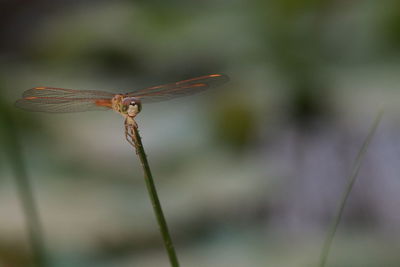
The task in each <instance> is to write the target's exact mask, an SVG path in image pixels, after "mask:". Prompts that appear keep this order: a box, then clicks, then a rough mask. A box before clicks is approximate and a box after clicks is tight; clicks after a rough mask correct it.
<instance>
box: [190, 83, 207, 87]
mask: <svg viewBox="0 0 400 267" xmlns="http://www.w3.org/2000/svg"><path fill="white" fill-rule="evenodd" d="M203 86H207V84H205V83H195V84H191V85H190V87H203Z"/></svg>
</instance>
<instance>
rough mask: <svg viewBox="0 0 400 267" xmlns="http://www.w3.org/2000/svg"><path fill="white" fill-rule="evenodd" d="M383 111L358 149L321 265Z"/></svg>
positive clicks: (325, 243)
mask: <svg viewBox="0 0 400 267" xmlns="http://www.w3.org/2000/svg"><path fill="white" fill-rule="evenodd" d="M382 115H383V111H380V112H379V113H378V115H377V116H376V118H375V120H374V122H373V124H372V126H371V128H370V130H369V132H368V135H367V138H366V139H365V141H364V143H363V144H362V146H361V149H360V150H359V151H358V154H357V157H356V159H355V161H354V164H353V168H352V171H351V173H350V175H349V177H348V184H347V186H346V188H345V191H344V192H343V195H342V197H341V200H340V202H339V206H338V209H337V212H336V216H335V218H334V220H333V222H332V225H331V227H330V230H329V232H328V235H327V237H326V239H325V242H324V245H323V247H322V251H321V255H320V260H319V265H318V266H319V267H324V266H325V264H326V261H327V259H328V256H329V252H330V249H331V246H332V242H333V238H334V237H335V234H336V231H337V228H338V226H339V223H340V221H341V219H342V216H343V211H344V207H345V206H346V203H347V200H348V198H349V195H350V192H351V190H352V189H353V186H354V183H355V181H356V178H357V176H358V173H359V171H360V168H361V163H362V161H363V159H364V156H365V154H366V151H367V149H368V146H369V144H370V142H371V139H372V137H373V136H374V135H375V132H376V129H377V128H378V125H379V122H380V121H381V119H382Z"/></svg>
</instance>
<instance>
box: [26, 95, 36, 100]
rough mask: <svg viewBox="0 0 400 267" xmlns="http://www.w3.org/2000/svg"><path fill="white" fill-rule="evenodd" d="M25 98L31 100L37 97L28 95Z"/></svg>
mask: <svg viewBox="0 0 400 267" xmlns="http://www.w3.org/2000/svg"><path fill="white" fill-rule="evenodd" d="M24 99H25V100H32V99H38V97H36V96H28V97H25V98H24Z"/></svg>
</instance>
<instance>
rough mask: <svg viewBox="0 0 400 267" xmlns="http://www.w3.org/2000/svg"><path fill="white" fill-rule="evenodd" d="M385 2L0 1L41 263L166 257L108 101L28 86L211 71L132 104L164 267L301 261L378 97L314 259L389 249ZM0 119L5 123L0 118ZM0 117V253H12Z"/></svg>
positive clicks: (392, 78) (120, 84) (390, 101)
mask: <svg viewBox="0 0 400 267" xmlns="http://www.w3.org/2000/svg"><path fill="white" fill-rule="evenodd" d="M399 10H400V2H399V1H398V0H383V1H372V0H367V1H340V0H331V1H328V0H327V1H321V0H307V1H295V0H270V1H260V0H247V1H245V0H229V1H228V0H215V1H209V0H204V1H179V0H171V1H127V0H125V1H124V0H116V1H92V0H84V1H77V0H76V1H72V0H58V1H54V0H53V1H50V0H30V1H27V0H3V1H0V36H1V41H0V105H1V106H0V107H1V108H0V110H1V112H2V113H3V114H2V115H6V116H9V117H12V118H14V120H15V122H16V124H17V126H18V128H17V129H18V131H17V132H16V133H15V134H16V136H18V137H19V138H20V139H19V141H20V142H21V147H22V151H21V153H23V156H24V159H25V163H26V168H27V172H28V174H29V178H30V179H31V181H32V185H33V190H34V193H35V197H36V199H37V204H38V207H39V212H40V215H41V221H42V223H43V227H44V232H45V240H46V245H47V247H48V250H49V254H50V255H51V262H52V266H68V267H69V266H85V267H87V266H104V267H105V266H141V267H147V266H149V267H150V266H169V264H168V259H167V256H166V253H165V251H164V249H163V246H162V243H161V237H160V235H159V232H158V227H157V225H156V221H155V217H154V214H153V211H152V209H151V204H150V201H149V197H148V195H147V191H146V188H145V184H144V181H143V174H142V170H141V168H140V165H139V162H138V159H137V157H136V155H135V153H134V152H133V151H132V149H131V148H130V146H129V145H128V144H127V142H126V141H125V139H124V135H123V119H122V117H120V116H119V115H118V114H116V113H114V112H85V113H75V114H61V115H51V114H40V113H29V112H24V111H20V110H17V109H16V108H15V107H14V106H13V103H14V102H15V100H17V99H18V98H19V97H20V96H21V93H22V92H23V91H24V90H26V89H29V88H31V87H35V86H54V87H63V88H74V89H96V90H108V91H113V92H127V91H129V90H132V89H137V88H142V87H147V86H152V85H157V84H163V83H167V82H174V81H178V80H182V79H187V78H191V77H196V76H201V75H206V74H212V73H225V74H227V75H229V76H230V79H231V80H230V82H229V83H228V84H226V85H225V86H223V87H221V88H218V89H216V90H210V91H207V92H205V93H203V94H201V95H196V96H192V97H187V98H180V99H176V100H171V101H168V102H162V103H156V104H148V105H144V106H143V110H142V112H141V114H139V116H138V117H137V122H138V124H139V127H140V130H141V134H142V137H143V142H144V145H145V149H146V151H147V154H148V158H149V161H150V165H151V167H152V170H153V175H154V177H155V180H156V185H157V187H158V190H159V194H160V198H161V202H162V204H163V208H164V212H165V215H166V218H167V221H168V222H169V226H170V230H171V234H172V237H173V239H174V241H175V243H176V244H175V245H176V249H177V253H178V257H179V258H180V261H181V264H182V266H213V267H228V266H229V267H231V266H232V267H236V266H237V267H239V266H274V267H279V266H282V267H291V266H293V267H295V266H296V267H299V266H313V264H315V263H316V262H317V260H318V257H319V253H320V250H321V248H322V243H323V239H324V237H325V235H326V233H327V231H328V226H329V224H330V222H331V220H332V217H333V215H334V212H335V210H336V206H337V205H338V201H339V198H340V195H341V193H342V192H343V190H344V187H345V185H346V176H347V175H348V174H349V172H350V170H351V166H352V163H353V161H354V159H355V156H356V153H357V151H358V150H359V148H360V146H361V144H362V141H363V140H364V138H365V137H366V135H367V131H368V128H369V126H370V124H371V123H372V120H373V118H374V116H375V115H376V113H377V112H378V111H379V109H380V108H385V111H386V113H385V116H384V121H383V122H382V124H381V127H380V128H379V129H378V133H377V135H376V136H375V138H374V141H373V143H372V144H371V147H370V149H369V152H368V154H367V156H366V159H365V161H364V164H363V168H362V169H361V172H360V176H359V180H358V181H357V183H356V185H355V188H354V191H353V192H352V194H351V197H350V199H349V203H348V205H347V206H346V210H345V214H344V218H343V221H342V223H341V225H340V228H339V231H338V234H337V236H336V239H335V243H334V246H333V248H332V254H331V257H330V259H329V266H341V267H345V266H358V267H372V266H385V267H387V266H400V255H399V253H398V250H399V249H400V239H399V238H400V216H399V210H398V208H399V206H400V194H399V193H398V192H399V190H400V177H399V173H400V161H399V160H400V142H399V133H400V127H399V126H400V120H399V119H398V115H399V114H400V109H399V107H398V106H399V105H398V97H399V96H400V91H399V89H398V88H399V84H400V13H399ZM0 127H1V129H3V130H6V129H9V127H10V125H9V124H8V123H6V122H5V121H1V124H0ZM4 132H5V131H0V144H1V147H2V148H3V149H2V150H1V153H0V266H12V267H13V266H29V265H30V261H31V256H30V255H31V253H30V248H29V244H28V238H27V233H26V231H25V227H24V225H25V221H24V214H23V210H22V209H21V203H20V199H19V198H18V194H17V188H16V184H15V177H14V175H13V172H12V168H10V165H11V164H12V161H11V159H10V158H11V157H10V153H9V152H7V149H4V148H5V147H6V145H7V144H8V143H9V142H10V140H8V137H7V135H6V134H5V133H4Z"/></svg>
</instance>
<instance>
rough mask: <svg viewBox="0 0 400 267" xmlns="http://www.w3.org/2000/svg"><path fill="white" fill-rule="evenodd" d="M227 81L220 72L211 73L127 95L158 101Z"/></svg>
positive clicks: (148, 100) (143, 99) (143, 100)
mask: <svg viewBox="0 0 400 267" xmlns="http://www.w3.org/2000/svg"><path fill="white" fill-rule="evenodd" d="M227 81H229V78H228V76H226V75H222V74H211V75H206V76H201V77H197V78H192V79H188V80H184V81H179V82H176V83H169V84H164V85H158V86H153V87H149V88H144V89H140V90H137V91H134V92H131V93H128V94H127V95H128V96H133V97H137V98H139V99H140V100H141V101H142V102H144V103H146V102H158V101H164V100H168V99H171V98H176V97H182V96H187V95H192V94H196V93H198V92H201V91H204V90H206V89H210V88H215V87H217V86H220V85H222V84H224V83H226V82H227Z"/></svg>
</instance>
